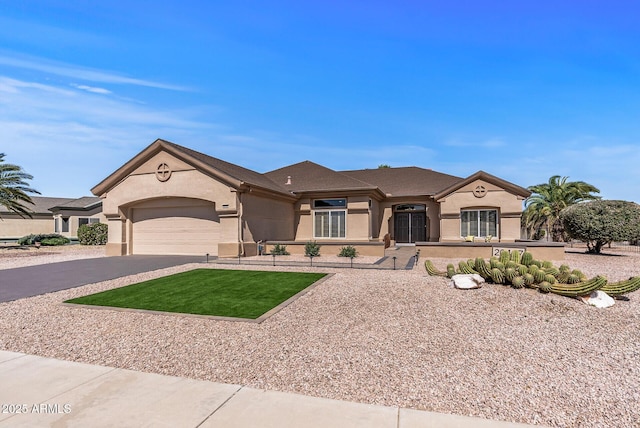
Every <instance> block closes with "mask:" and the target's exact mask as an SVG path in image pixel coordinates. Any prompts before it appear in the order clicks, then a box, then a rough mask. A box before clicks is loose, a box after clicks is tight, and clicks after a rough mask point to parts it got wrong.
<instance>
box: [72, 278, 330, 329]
mask: <svg viewBox="0 0 640 428" xmlns="http://www.w3.org/2000/svg"><path fill="white" fill-rule="evenodd" d="M324 276H325V274H323V273H302V272H264V271H246V270H226V269H220V270H216V269H195V270H192V271H188V272H183V273H178V274H175V275H170V276H165V277H162V278H157V279H152V280H150V281H145V282H140V283H138V284H132V285H128V286H126V287H121V288H116V289H113V290H108V291H103V292H101V293H97V294H91V295H89V296H84V297H78V298H76V299H71V300H67V301H66V303H78V304H83V305H97V306H114V307H119V308H134V309H149V310H154V311H163V312H180V313H186V314H198V315H216V316H224V317H236V318H249V319H256V318H258V317H260V316H261V315H263V314H264V313H266V312H268V311H269V310H271V309H272V308H274V307H276V306H277V305H279V304H280V303H282V302H284V301H285V300H287V299H288V298H290V297H291V296H294V295H295V294H297V293H299V292H300V291H302V290H304V289H305V288H307V287H308V286H310V285H311V284H313V283H314V282H316V281H318V280H319V279H320V278H322V277H324Z"/></svg>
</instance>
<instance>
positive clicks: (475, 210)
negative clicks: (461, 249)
mask: <svg viewBox="0 0 640 428" xmlns="http://www.w3.org/2000/svg"><path fill="white" fill-rule="evenodd" d="M481 211H494V212H495V213H496V235H494V236H497V234H498V231H499V228H500V213H499V212H498V209H497V208H477V209H462V210H460V237H461V238H465V237H466V236H467V235H463V234H462V213H464V212H477V213H478V230H476V234H473V235H471V236H474V237H478V238H482V237H484V236H486V235H479V233H480V212H481Z"/></svg>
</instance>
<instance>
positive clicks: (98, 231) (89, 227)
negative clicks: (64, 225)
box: [78, 223, 108, 245]
mask: <svg viewBox="0 0 640 428" xmlns="http://www.w3.org/2000/svg"><path fill="white" fill-rule="evenodd" d="M107 231H108V227H107V225H106V224H104V223H92V224H83V225H82V226H80V227H79V228H78V242H80V244H81V245H105V244H106V243H107V237H108V236H107Z"/></svg>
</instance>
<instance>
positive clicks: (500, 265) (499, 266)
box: [496, 262, 504, 270]
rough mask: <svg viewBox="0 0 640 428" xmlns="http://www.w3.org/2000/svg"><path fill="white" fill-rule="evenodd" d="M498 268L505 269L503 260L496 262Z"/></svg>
mask: <svg viewBox="0 0 640 428" xmlns="http://www.w3.org/2000/svg"><path fill="white" fill-rule="evenodd" d="M496 268H498V269H500V270H504V264H503V263H502V262H498V263H496Z"/></svg>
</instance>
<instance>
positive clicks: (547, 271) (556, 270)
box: [543, 267, 560, 279]
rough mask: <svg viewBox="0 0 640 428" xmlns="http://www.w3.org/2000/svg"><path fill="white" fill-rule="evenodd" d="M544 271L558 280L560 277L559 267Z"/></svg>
mask: <svg viewBox="0 0 640 428" xmlns="http://www.w3.org/2000/svg"><path fill="white" fill-rule="evenodd" d="M543 270H544V271H545V272H546V273H548V274H551V275H553V276H555V277H556V279H558V276H560V270H559V269H558V268H557V267H550V268H544V269H543Z"/></svg>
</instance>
